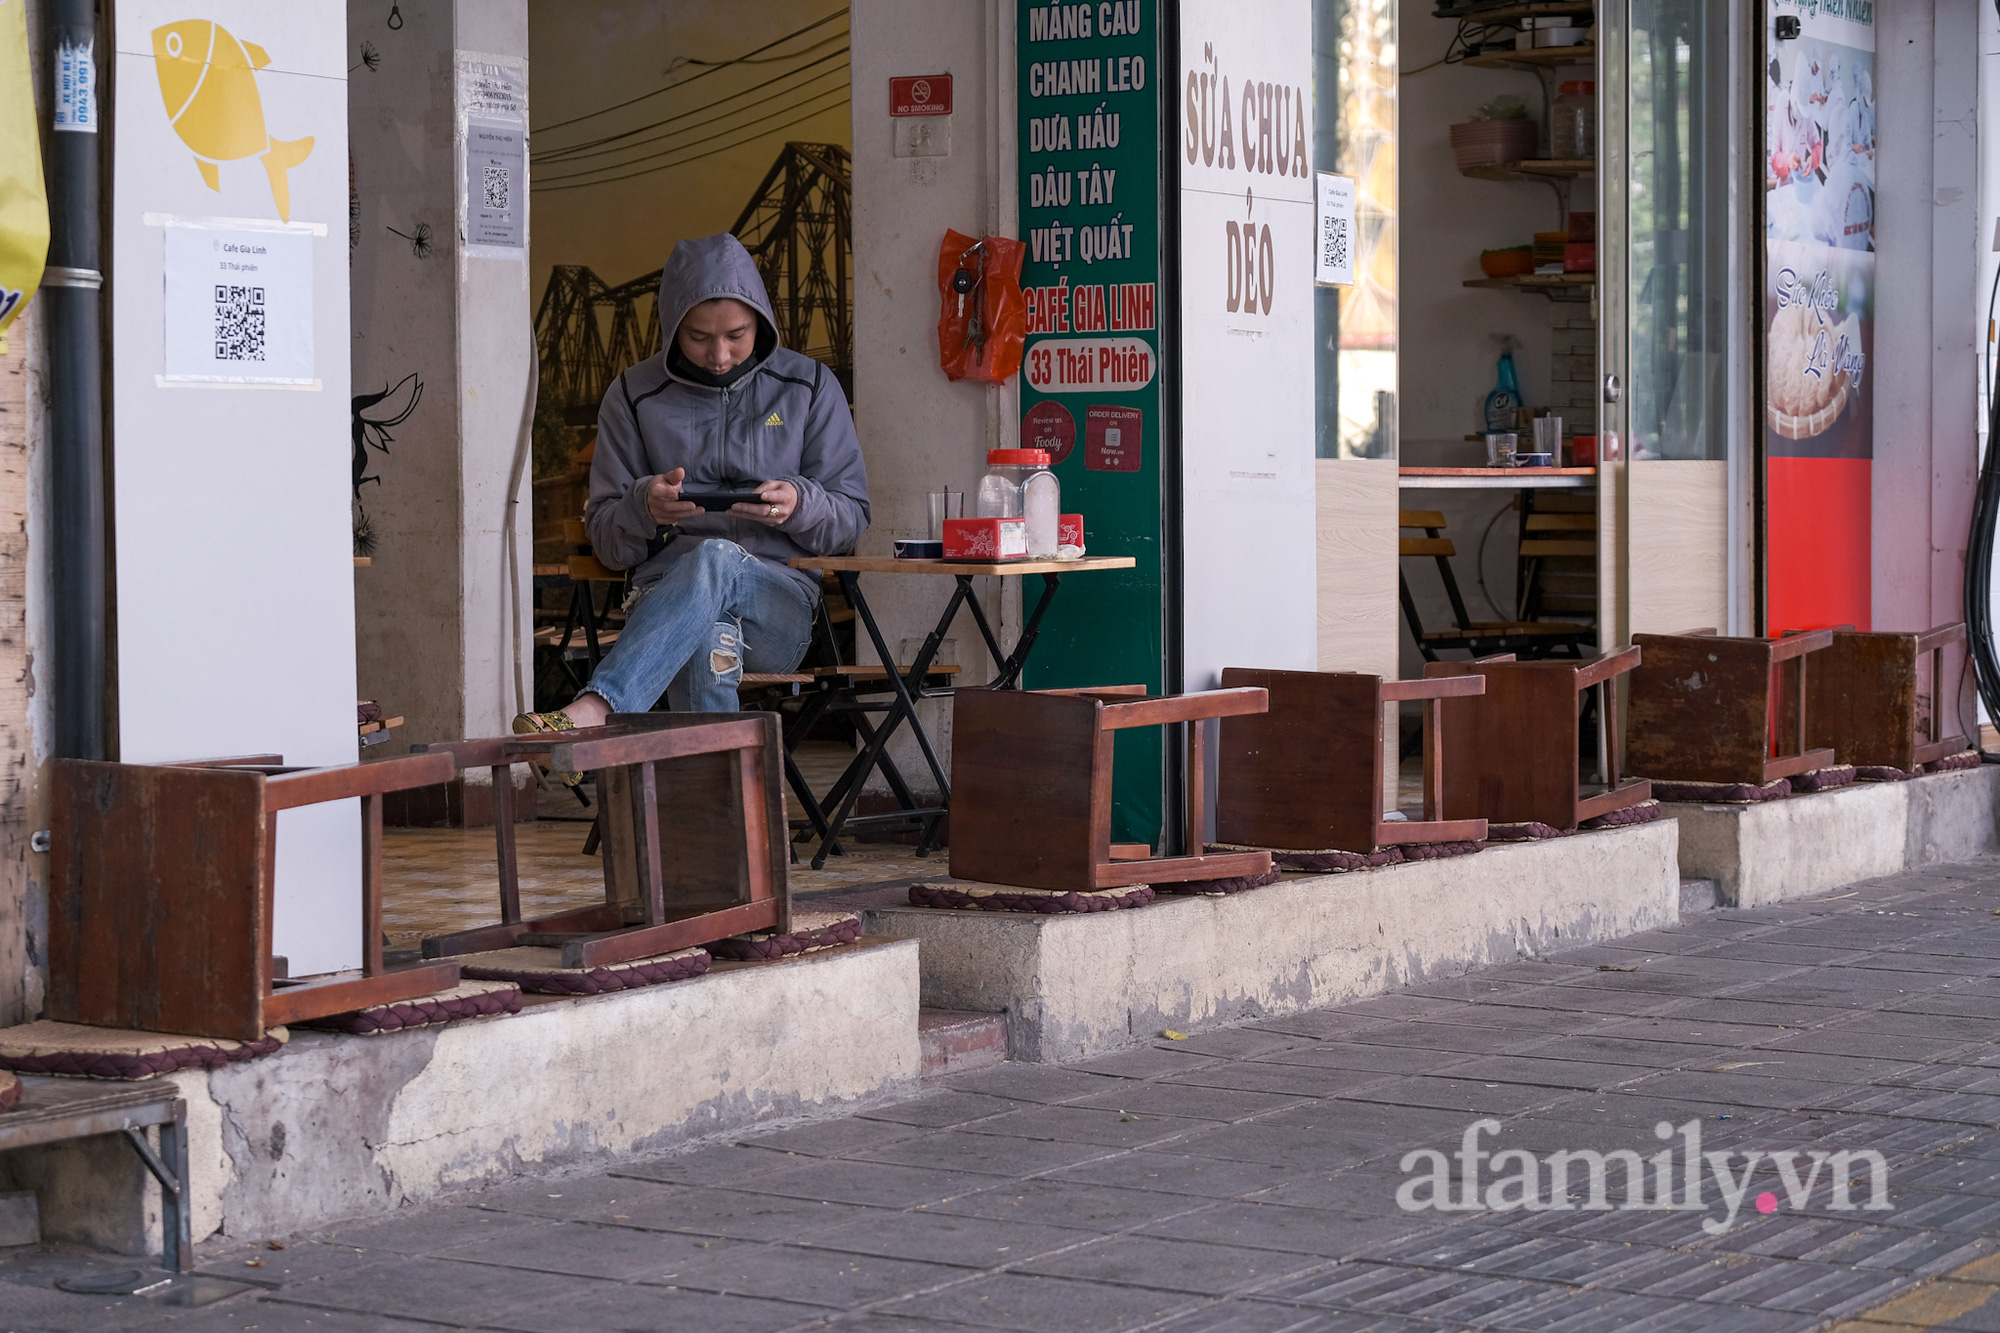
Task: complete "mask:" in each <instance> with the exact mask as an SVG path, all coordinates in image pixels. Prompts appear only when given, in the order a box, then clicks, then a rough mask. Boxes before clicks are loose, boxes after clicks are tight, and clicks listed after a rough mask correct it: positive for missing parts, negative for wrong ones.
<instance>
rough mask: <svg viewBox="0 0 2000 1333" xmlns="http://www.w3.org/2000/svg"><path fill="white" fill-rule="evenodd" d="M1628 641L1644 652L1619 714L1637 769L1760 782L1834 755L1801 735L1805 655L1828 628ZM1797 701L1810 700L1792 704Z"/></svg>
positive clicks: (1829, 639) (1822, 764)
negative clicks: (1775, 635)
mask: <svg viewBox="0 0 2000 1333" xmlns="http://www.w3.org/2000/svg"><path fill="white" fill-rule="evenodd" d="M1632 642H1633V643H1634V644H1636V645H1637V646H1638V647H1640V648H1641V649H1643V650H1644V652H1645V660H1644V661H1643V662H1641V663H1640V665H1639V667H1638V669H1637V670H1635V671H1634V672H1633V673H1632V686H1631V695H1630V712H1629V713H1628V715H1627V731H1628V738H1627V745H1628V747H1629V752H1630V757H1631V761H1632V767H1633V769H1634V770H1635V771H1636V772H1640V773H1644V774H1647V775H1648V776H1649V777H1653V778H1658V779H1662V780H1664V779H1669V778H1671V779H1674V780H1676V781H1681V782H1721V783H1742V784H1746V785H1749V786H1757V787H1761V786H1764V785H1766V784H1768V783H1772V782H1775V781H1777V780H1778V779H1779V778H1788V777H1791V776H1792V775H1793V774H1795V773H1806V772H1810V771H1811V770H1813V769H1816V768H1826V767H1828V766H1829V765H1831V764H1832V763H1833V762H1834V758H1833V750H1832V748H1831V747H1830V746H1817V747H1815V746H1813V745H1810V744H1808V743H1807V739H1806V738H1807V736H1808V734H1809V733H1810V731H1811V726H1810V723H1809V720H1808V719H1809V717H1810V715H1811V712H1812V709H1811V707H1810V704H1809V701H1810V699H1811V697H1812V685H1811V683H1810V680H1809V677H1808V673H1807V670H1806V658H1807V656H1808V655H1810V654H1813V653H1817V652H1820V651H1822V650H1823V649H1826V648H1828V647H1831V646H1832V644H1833V631H1832V630H1827V629H1818V630H1810V631H1807V632H1805V633H1802V634H1793V635H1790V636H1788V637H1785V638H1781V639H1738V638H1729V637H1726V636H1723V635H1719V634H1717V633H1715V632H1714V631H1713V630H1694V631H1691V632H1689V633H1686V634H1635V635H1633V636H1632ZM1788 664H1789V669H1787V666H1788ZM1801 700H1806V701H1808V706H1806V707H1800V701H1801ZM1788 742H1789V748H1787V743H1788Z"/></svg>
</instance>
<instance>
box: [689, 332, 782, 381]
mask: <svg viewBox="0 0 2000 1333" xmlns="http://www.w3.org/2000/svg"><path fill="white" fill-rule="evenodd" d="M777 345H778V335H777V332H776V331H775V330H774V329H772V328H771V326H770V325H768V324H766V323H765V322H764V321H763V320H762V319H759V320H758V321H757V342H756V345H755V347H754V349H753V350H752V351H751V353H750V355H749V356H747V357H745V358H743V359H742V360H741V361H738V362H737V363H736V364H735V365H733V366H731V367H730V368H729V369H728V371H727V372H726V373H724V374H721V375H716V374H712V373H710V372H709V371H706V370H703V369H702V368H701V367H700V366H697V365H696V364H695V363H694V362H692V361H690V360H688V358H687V354H686V353H684V352H682V351H681V340H680V334H679V331H678V330H676V331H675V335H674V345H673V346H672V347H671V348H670V349H668V351H667V369H669V370H671V371H673V372H674V374H676V375H678V376H680V377H681V378H682V379H684V380H686V381H688V382H689V383H690V384H699V385H701V386H702V387H703V388H706V389H726V388H728V387H729V386H730V385H732V384H734V383H736V381H738V380H740V379H742V378H743V377H744V376H745V375H748V374H749V373H750V372H751V371H753V370H755V369H756V368H757V367H758V366H759V365H761V364H763V361H764V358H765V357H767V356H769V355H770V354H771V349H772V348H774V347H776V346H777Z"/></svg>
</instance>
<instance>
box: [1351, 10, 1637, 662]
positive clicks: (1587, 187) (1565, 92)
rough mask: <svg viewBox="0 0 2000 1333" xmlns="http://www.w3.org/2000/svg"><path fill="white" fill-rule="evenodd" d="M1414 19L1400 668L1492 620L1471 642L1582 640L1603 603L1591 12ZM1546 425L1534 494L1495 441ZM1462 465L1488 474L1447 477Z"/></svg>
mask: <svg viewBox="0 0 2000 1333" xmlns="http://www.w3.org/2000/svg"><path fill="white" fill-rule="evenodd" d="M1468 10H1469V11H1472V12H1471V13H1469V14H1461V13H1460V12H1459V11H1468ZM1400 19H1401V22H1400V30H1399V34H1398V35H1399V38H1400V40H1399V42H1398V46H1397V51H1396V55H1397V58H1398V64H1399V66H1400V70H1401V77H1400V79H1399V80H1398V86H1397V98H1398V106H1397V111H1398V113H1399V114H1398V116H1397V120H1396V124H1397V129H1398V143H1397V145H1396V148H1397V161H1398V165H1399V167H1400V168H1401V171H1400V188H1399V193H1398V197H1397V205H1398V206H1397V209H1396V223H1397V228H1398V238H1397V247H1398V251H1399V254H1400V256H1401V257H1402V259H1403V261H1404V262H1403V263H1402V264H1401V272H1400V277H1401V287H1400V290H1399V291H1398V293H1397V295H1398V297H1399V298H1400V299H1399V300H1398V302H1397V309H1398V312H1399V321H1398V323H1399V327H1398V330H1397V333H1398V339H1397V351H1398V352H1399V353H1400V356H1399V357H1398V366H1397V396H1396V401H1397V407H1398V410H1397V412H1396V417H1397V426H1398V430H1397V435H1398V441H1397V446H1398V452H1397V457H1398V462H1399V464H1400V466H1401V469H1402V477H1401V486H1400V502H1401V503H1400V508H1401V509H1402V510H1403V511H1404V513H1403V514H1402V515H1401V516H1400V517H1401V521H1402V523H1403V525H1404V526H1403V528H1402V537H1403V543H1402V550H1403V553H1404V558H1403V559H1402V561H1401V562H1400V563H1401V571H1400V572H1401V575H1402V590H1403V592H1404V594H1405V597H1404V616H1403V625H1402V631H1403V632H1402V634H1401V637H1400V641H1399V649H1400V651H1399V661H1400V665H1401V668H1402V674H1403V675H1405V676H1414V675H1420V674H1421V673H1422V670H1423V664H1424V661H1425V660H1426V658H1427V657H1437V656H1445V657H1462V656H1464V655H1465V654H1464V652H1462V651H1458V650H1457V645H1460V644H1464V643H1466V642H1467V641H1468V640H1470V641H1472V642H1473V645H1474V649H1473V650H1474V651H1475V654H1476V655H1484V652H1483V650H1486V649H1487V648H1488V647H1489V644H1488V643H1487V642H1486V640H1487V639H1489V638H1491V637H1496V636H1497V634H1498V632H1497V631H1492V630H1480V631H1475V632H1474V633H1473V634H1471V635H1467V634H1466V633H1465V632H1464V628H1463V627H1464V624H1465V622H1467V621H1470V622H1471V623H1473V624H1476V625H1478V624H1485V625H1499V624H1510V623H1511V624H1516V625H1518V626H1521V627H1522V628H1520V629H1519V630H1518V631H1517V632H1516V633H1515V635H1514V637H1513V638H1512V639H1510V640H1509V642H1508V644H1507V646H1506V648H1504V649H1500V650H1502V651H1517V652H1520V653H1521V655H1522V656H1529V655H1535V656H1542V655H1552V654H1553V655H1568V654H1569V653H1571V652H1575V651H1579V650H1581V651H1586V652H1587V651H1589V646H1590V645H1591V644H1592V643H1594V641H1595V639H1594V631H1595V627H1596V618H1597V610H1598V607H1597V561H1596V558H1595V549H1596V548H1595V536H1596V527H1595V524H1596V508H1597V488H1596V478H1595V476H1594V475H1593V471H1592V464H1593V463H1594V460H1595V453H1594V450H1595V445H1596V426H1597V418H1596V400H1597V393H1596V391H1595V390H1596V383H1597V378H1598V370H1597V323H1598V319H1597V316H1598V301H1597V281H1596V277H1597V275H1596V271H1595V270H1596V264H1595V259H1596V244H1595V237H1596V231H1595V223H1596V216H1597V175H1596V170H1597V135H1596V97H1595V52H1596V47H1595V44H1594V26H1593V14H1592V7H1591V5H1589V4H1588V3H1584V4H1562V3H1536V4H1515V5H1500V6H1478V7H1475V6H1473V5H1462V4H1454V5H1443V6H1440V7H1439V11H1438V12H1435V13H1434V12H1431V11H1430V10H1429V9H1428V7H1425V8H1419V7H1417V6H1405V7H1404V8H1403V11H1402V14H1401V15H1400ZM1524 44H1525V45H1524ZM1341 345H1342V350H1343V352H1345V350H1346V346H1347V342H1346V339H1345V338H1343V339H1342V344H1341ZM1551 418H1553V419H1555V420H1559V421H1560V423H1561V426H1560V431H1561V443H1560V445H1559V446H1558V448H1559V450H1560V454H1559V456H1556V457H1551V458H1548V459H1546V460H1542V461H1546V462H1547V463H1548V464H1550V465H1552V466H1553V468H1554V469H1555V470H1554V471H1553V472H1552V473H1542V472H1541V470H1540V469H1536V470H1535V472H1536V475H1534V476H1533V477H1532V482H1533V485H1532V487H1531V486H1530V485H1528V484H1525V483H1527V482H1528V481H1529V480H1530V478H1529V476H1528V474H1525V473H1524V474H1522V475H1521V476H1520V477H1519V478H1514V477H1509V476H1507V475H1505V474H1503V473H1497V472H1495V471H1489V470H1488V464H1489V463H1490V462H1491V461H1492V460H1491V459H1490V458H1489V453H1488V449H1487V445H1486V441H1485V438H1484V437H1485V436H1486V435H1487V434H1488V433H1489V432H1491V433H1494V434H1511V435H1513V436H1514V437H1515V440H1516V447H1517V450H1518V452H1520V453H1522V454H1527V453H1529V452H1530V451H1531V450H1533V449H1535V448H1537V447H1538V446H1537V444H1536V434H1535V431H1536V424H1535V423H1536V421H1537V420H1542V421H1548V419H1551ZM1553 428H1554V427H1553V425H1552V424H1550V425H1544V426H1543V427H1542V429H1543V430H1544V431H1548V430H1551V429H1553ZM1460 469H1478V470H1479V472H1478V473H1476V474H1474V475H1465V476H1453V475H1438V474H1436V473H1435V472H1434V471H1433V470H1460ZM1426 474H1430V475H1426ZM1481 474H1483V475H1481ZM1515 480H1519V481H1521V482H1523V483H1524V484H1522V485H1520V486H1514V485H1510V484H1508V483H1510V482H1512V481H1515ZM1426 519H1428V520H1430V521H1429V522H1426V521H1424V520H1426ZM1439 521H1441V526H1432V524H1433V523H1437V522H1439ZM1445 552H1448V554H1445ZM1454 592H1455V593H1456V599H1455V600H1454V596H1453V594H1454ZM1412 613H1414V620H1413V614H1412ZM1420 634H1421V635H1422V636H1424V638H1423V639H1421V640H1420V638H1419V635H1420ZM1585 636H1589V637H1585ZM1444 645H1453V647H1450V648H1447V647H1445V646H1444Z"/></svg>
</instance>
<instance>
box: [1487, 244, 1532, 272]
mask: <svg viewBox="0 0 2000 1333" xmlns="http://www.w3.org/2000/svg"><path fill="white" fill-rule="evenodd" d="M1479 271H1480V272H1481V273H1484V274H1485V275H1486V276H1487V277H1489V278H1516V277H1519V276H1520V275H1521V274H1523V273H1533V272H1534V271H1535V252H1534V251H1533V250H1531V249H1529V248H1528V247H1527V246H1525V245H1522V246H1514V247H1512V248H1510V249H1506V250H1482V251H1480V252H1479Z"/></svg>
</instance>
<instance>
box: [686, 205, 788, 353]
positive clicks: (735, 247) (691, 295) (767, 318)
mask: <svg viewBox="0 0 2000 1333" xmlns="http://www.w3.org/2000/svg"><path fill="white" fill-rule="evenodd" d="M718 296H727V297H730V298H732V299H734V300H737V301H741V302H743V304H745V305H747V306H749V307H750V308H751V309H752V310H755V311H756V312H757V319H758V322H759V323H760V324H762V325H763V327H762V329H760V330H759V332H758V337H757V344H758V350H759V352H760V353H761V352H762V351H763V350H764V349H765V338H766V336H768V337H769V338H770V340H771V341H770V345H771V346H777V345H779V339H778V321H777V318H776V316H774V315H773V314H772V313H771V297H770V294H769V293H768V292H766V291H765V290H764V277H763V275H762V274H760V273H758V272H757V264H756V261H755V260H753V259H751V258H750V252H749V251H748V250H745V249H744V248H743V242H741V241H739V240H737V239H736V238H735V237H734V236H731V235H730V234H729V233H728V232H722V233H720V234H719V235H715V236H700V237H695V238H693V239H691V240H685V241H682V242H680V243H679V244H677V245H676V246H674V252H673V253H672V254H671V255H669V256H667V266H666V267H665V268H664V269H662V270H660V339H661V341H662V342H663V343H664V344H665V345H666V348H667V350H669V351H671V350H672V349H673V346H674V338H675V336H676V335H677V334H679V333H680V329H681V321H682V320H683V319H685V318H687V313H688V311H690V310H692V309H694V308H695V307H696V306H698V305H700V304H701V303H702V302H703V301H713V300H714V299H715V298H716V297H718Z"/></svg>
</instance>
